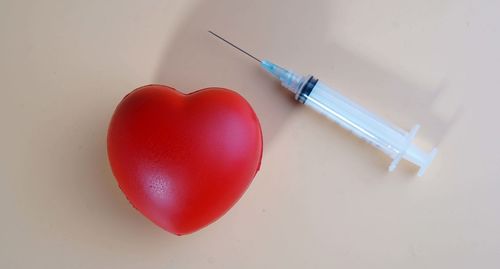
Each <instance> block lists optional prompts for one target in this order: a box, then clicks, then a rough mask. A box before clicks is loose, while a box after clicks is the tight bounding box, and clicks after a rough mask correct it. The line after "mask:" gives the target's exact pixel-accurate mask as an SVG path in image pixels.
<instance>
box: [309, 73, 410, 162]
mask: <svg viewBox="0 0 500 269" xmlns="http://www.w3.org/2000/svg"><path fill="white" fill-rule="evenodd" d="M304 104H305V105H307V106H309V107H311V108H313V109H314V110H316V111H318V112H319V113H321V114H323V115H325V116H326V117H328V118H329V119H331V120H333V121H335V122H336V123H338V124H339V125H340V126H342V127H344V128H345V129H347V130H349V131H351V132H352V133H353V134H355V135H356V136H358V137H360V138H361V139H363V140H365V141H367V142H368V143H370V144H372V145H373V146H375V147H377V148H379V149H380V150H382V151H383V152H384V153H386V154H387V155H389V156H390V157H391V158H395V157H396V156H397V155H398V154H399V153H400V151H401V149H403V148H405V146H406V145H405V144H406V139H405V137H406V134H407V132H406V131H403V130H401V129H399V128H398V127H395V126H393V125H392V124H390V123H388V122H386V121H384V120H382V119H381V118H379V117H377V116H376V115H374V114H373V113H370V112H369V111H367V110H365V109H364V108H362V107H360V106H359V105H357V104H355V103H354V102H352V101H350V100H348V99H347V98H346V97H344V96H342V95H341V94H340V93H338V92H337V91H335V90H333V89H331V88H329V87H328V86H326V85H325V84H323V83H321V81H318V82H317V83H316V85H315V86H314V88H313V89H312V91H311V92H310V93H309V95H307V96H306V97H305V100H304Z"/></svg>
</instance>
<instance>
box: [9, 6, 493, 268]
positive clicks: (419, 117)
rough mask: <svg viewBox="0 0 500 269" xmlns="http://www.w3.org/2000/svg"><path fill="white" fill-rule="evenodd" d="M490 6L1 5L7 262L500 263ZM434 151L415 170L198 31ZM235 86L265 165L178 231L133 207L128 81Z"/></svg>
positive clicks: (168, 264) (138, 265)
mask: <svg viewBox="0 0 500 269" xmlns="http://www.w3.org/2000/svg"><path fill="white" fill-rule="evenodd" d="M499 10H500V2H499V1H456V0H448V1H446V0H443V1H431V0H426V1H395V0H392V1H390V0H384V1H347V0H346V1H327V0H316V1H264V0H260V1H231V0H222V1H201V0H200V1H196V0H193V1H181V0H177V1H93V0H91V1H14V0H7V1H6V0H3V1H1V2H0V59H1V61H0V77H1V83H2V84H1V85H2V86H1V90H0V91H1V92H0V93H1V94H0V123H1V125H0V126H1V128H0V130H1V131H0V136H1V137H0V138H1V139H0V220H1V221H0V223H1V224H0V268H499V267H500V232H499V227H500V226H499V225H500V212H499V207H500V195H499V192H500V180H499V179H500V176H499V175H500V165H499V164H500V163H499V161H500V155H499V152H500V142H499V140H498V139H499V137H500V126H499V125H498V122H499V121H498V115H500V106H499V105H498V101H499V98H500V91H499V85H500V76H499V63H500V51H499V49H498V48H499V47H500V17H499ZM208 29H213V30H215V31H216V32H218V33H220V34H222V35H224V36H225V37H227V38H228V39H230V40H232V41H234V42H236V43H238V44H240V45H241V46H243V47H245V48H247V49H248V50H250V51H252V52H253V53H255V54H256V55H258V56H261V57H263V58H269V59H271V60H273V61H275V62H276V63H279V64H281V65H283V66H286V67H289V68H292V69H294V70H296V71H299V72H303V73H307V72H310V73H313V74H315V75H317V76H318V77H319V78H321V79H322V80H323V81H324V82H326V83H327V84H330V85H332V86H335V87H337V88H339V89H341V92H342V93H343V94H344V95H346V96H348V97H350V98H352V99H354V100H356V101H357V102H358V103H360V104H362V105H364V106H365V107H367V108H369V109H370V110H372V111H374V112H376V113H378V114H380V115H382V116H383V117H385V118H387V119H389V120H390V121H392V122H394V123H396V124H397V125H399V126H401V127H403V128H405V129H409V128H410V127H411V126H412V125H413V124H414V123H417V122H418V123H420V124H421V125H422V129H421V132H420V133H419V135H418V139H419V141H421V142H422V143H423V144H424V145H428V146H429V147H430V146H431V145H432V144H438V147H439V150H440V152H439V154H438V157H437V158H436V160H435V161H434V163H433V164H432V165H431V167H430V169H429V170H428V171H427V174H426V175H425V177H423V178H416V177H415V173H416V169H415V168H414V167H412V166H411V165H408V164H406V163H401V164H400V167H398V168H397V169H396V171H395V172H394V173H390V174H389V173H387V172H386V168H387V166H388V165H389V163H390V160H389V159H388V158H386V157H385V156H384V155H382V154H381V153H379V152H378V151H377V150H376V149H373V148H371V147H370V146H369V145H366V144H365V143H363V142H361V141H359V140H357V139H356V138H354V137H353V136H352V135H350V134H348V133H347V132H345V131H343V130H342V129H341V128H339V127H337V126H335V125H334V124H333V123H330V122H328V121H327V120H325V119H323V118H322V117H321V116H319V115H317V114H315V113H314V112H312V111H309V110H308V109H307V108H304V107H301V106H299V105H296V104H295V103H294V101H293V99H292V97H291V96H290V95H289V94H287V92H286V91H284V90H282V89H280V86H279V85H278V83H277V82H275V81H273V80H272V79H270V78H269V77H268V76H266V75H265V74H264V73H263V72H262V71H261V70H259V68H258V66H256V65H255V64H254V62H253V61H251V60H250V59H247V58H246V57H245V56H244V55H241V54H239V53H238V52H236V51H234V50H233V49H231V48H229V47H227V46H225V45H224V44H222V43H220V42H219V41H217V40H215V39H213V38H212V37H211V36H210V35H209V34H207V32H206V31H207V30H208ZM149 83H163V84H167V85H170V86H173V87H176V88H177V89H180V90H183V91H186V92H188V91H192V90H196V89H199V88H204V87H208V86H224V87H229V88H233V89H235V90H237V91H239V92H240V93H241V94H242V95H243V96H245V97H246V98H247V99H248V100H249V102H250V103H251V104H252V105H253V106H254V108H255V110H256V112H257V114H258V115H259V116H260V119H261V122H262V126H263V130H264V138H265V154H264V159H263V165H262V170H261V171H260V172H259V174H258V175H257V177H256V178H255V180H254V183H253V184H252V185H251V187H250V188H249V190H248V191H247V192H246V194H245V195H244V197H243V198H242V199H241V200H240V202H239V203H238V204H237V205H236V206H235V207H234V208H233V209H232V210H231V211H230V212H229V213H228V214H227V215H226V216H224V217H223V218H222V219H220V220H219V221H217V222H216V223H214V224H213V225H211V226H209V227H207V228H206V229H203V230H202V231H200V232H198V233H195V234H192V235H189V236H184V237H177V236H173V235H170V234H168V233H166V232H164V231H162V230H161V229H159V228H158V227H156V226H154V225H153V224H152V223H150V222H149V221H148V220H146V219H145V218H144V217H142V216H141V215H140V214H139V213H138V212H136V211H135V210H134V209H133V208H132V207H131V206H130V205H129V204H128V202H127V201H126V199H125V198H124V196H123V195H122V194H121V192H120V191H119V189H118V187H117V185H116V183H115V181H114V179H113V177H112V175H111V171H110V168H109V167H108V163H107V157H106V148H105V145H106V144H105V143H106V140H105V139H106V129H107V123H108V121H109V119H110V116H111V114H112V112H113V109H114V107H115V106H116V104H117V103H118V102H119V101H120V99H121V98H122V97H123V96H124V95H125V94H126V93H127V92H129V91H131V90H132V89H134V88H136V87H138V86H141V85H144V84H149Z"/></svg>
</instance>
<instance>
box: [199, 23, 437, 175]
mask: <svg viewBox="0 0 500 269" xmlns="http://www.w3.org/2000/svg"><path fill="white" fill-rule="evenodd" d="M208 32H209V33H211V34H212V35H214V36H216V37H217V38H219V39H221V40H222V41H224V42H226V43H228V44H229V45H231V46H232V47H234V48H236V49H238V50H239V51H241V52H243V53H245V54H246V55H248V56H250V57H251V58H253V59H254V60H256V61H258V62H259V63H260V66H261V67H262V68H263V69H264V70H266V71H267V72H268V73H270V74H271V75H273V76H274V77H275V78H277V79H279V80H280V81H281V84H282V85H283V86H284V87H285V88H287V89H288V90H290V91H291V92H293V93H294V94H295V99H296V100H297V101H299V102H300V103H302V104H304V105H306V106H309V107H311V108H312V109H314V110H316V111H317V112H319V113H321V114H323V115H325V116H326V117H327V118H328V119H330V120H332V121H334V122H336V123H338V124H339V125H340V126H342V127H343V128H345V129H347V130H349V131H351V132H352V133H353V134H355V135H356V136H357V137H359V138H361V139H362V140H365V141H366V142H368V143H369V144H371V145H373V146H375V147H376V148H378V149H380V150H381V151H383V152H384V153H385V154H387V155H389V157H391V158H392V163H391V164H390V165H389V171H393V170H394V169H395V168H396V166H397V165H398V163H399V161H400V160H401V159H405V160H408V161H410V162H412V163H414V164H416V165H418V166H419V167H420V169H419V171H418V175H419V176H422V175H423V174H424V172H425V170H426V169H427V167H428V166H429V164H430V163H431V162H432V160H433V159H434V157H435V156H436V153H437V149H436V148H434V149H432V150H431V151H430V152H429V153H426V152H424V151H422V150H420V149H419V148H418V147H417V146H416V145H414V144H413V139H414V138H415V135H416V133H417V131H418V129H419V128H420V126H419V125H418V124H417V125H415V126H414V127H413V128H412V129H411V130H410V131H409V132H407V131H404V130H402V129H400V128H398V127H396V126H394V125H392V124H390V123H388V122H386V121H384V120H382V119H381V118H379V117H377V116H376V115H374V114H372V113H370V112H369V111H367V110H365V109H364V108H362V107H361V106H359V105H357V104H355V103H354V102H352V101H350V100H349V99H347V98H346V97H344V96H342V95H341V94H340V93H338V92H337V91H335V90H333V89H331V88H329V87H328V86H326V85H325V84H323V83H322V82H320V81H319V80H318V79H317V78H315V77H313V76H311V75H308V76H302V75H299V74H296V73H294V72H293V71H290V70H287V69H285V68H283V67H280V66H278V65H275V64H273V63H271V62H270V61H268V60H260V59H259V58H257V57H255V56H253V55H251V54H250V53H248V52H246V51H244V50H242V49H241V48H239V47H238V46H236V45H234V44H233V43H231V42H229V41H227V40H226V39H224V38H223V37H221V36H219V35H217V34H216V33H214V32H212V31H208Z"/></svg>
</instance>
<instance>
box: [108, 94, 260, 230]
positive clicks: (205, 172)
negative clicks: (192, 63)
mask: <svg viewBox="0 0 500 269" xmlns="http://www.w3.org/2000/svg"><path fill="white" fill-rule="evenodd" d="M107 139H108V140H107V141H108V158H109V162H110V165H111V168H112V171H113V174H114V176H115V178H116V180H117V181H118V185H119V186H120V189H121V190H122V192H123V193H124V194H125V196H126V197H127V199H128V200H129V202H130V203H131V204H132V205H133V206H134V207H135V208H136V209H137V210H139V211H140V212H141V213H142V214H143V215H144V216H146V217H147V218H149V219H150V220H151V221H153V222H154V223H156V224H157V225H158V226H160V227H162V228H163V229H165V230H167V231H169V232H172V233H174V234H177V235H183V234H188V233H192V232H194V231H197V230H199V229H201V228H203V227H205V226H206V225H208V224H210V223H212V222H214V221H215V220H217V219H218V218H219V217H221V216H222V215H224V213H226V212H227V211H228V210H229V209H230V208H231V207H232V206H233V205H234V204H235V203H236V202H237V201H238V199H239V198H240V197H241V196H242V195H243V193H244V192H245V190H246V189H247V188H248V186H249V184H250V183H251V182H252V180H253V178H254V176H255V174H256V173H257V171H258V170H259V168H260V162H261V159H262V150H263V144H262V131H261V127H260V124H259V120H258V118H257V116H256V114H255V112H254V111H253V109H252V107H251V106H250V104H248V102H247V101H246V100H245V99H244V98H243V97H241V96H240V95H239V94H237V93H236V92H234V91H232V90H228V89H224V88H207V89H202V90H199V91H196V92H193V93H190V94H183V93H181V92H179V91H177V90H175V89H173V88H170V87H167V86H162V85H148V86H144V87H141V88H138V89H136V90H134V91H132V92H131V93H129V94H128V95H127V96H125V98H123V100H122V101H121V102H120V104H119V105H118V106H117V108H116V110H115V112H114V114H113V117H112V119H111V122H110V125H109V130H108V138H107Z"/></svg>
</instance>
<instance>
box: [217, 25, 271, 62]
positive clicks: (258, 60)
mask: <svg viewBox="0 0 500 269" xmlns="http://www.w3.org/2000/svg"><path fill="white" fill-rule="evenodd" d="M208 32H209V33H211V34H212V35H214V36H216V37H217V38H219V39H220V40H222V41H224V42H226V43H227V44H229V45H231V46H232V47H233V48H235V49H237V50H239V51H241V52H243V53H245V54H246V55H248V56H250V57H252V59H254V60H256V61H257V62H259V63H262V61H261V60H260V59H259V58H257V57H255V56H253V55H252V54H250V53H248V52H246V51H244V50H243V49H241V48H239V47H238V46H236V45H235V44H233V43H231V42H229V41H227V40H226V39H225V38H223V37H222V36H220V35H218V34H216V33H214V32H212V31H210V30H208Z"/></svg>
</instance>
